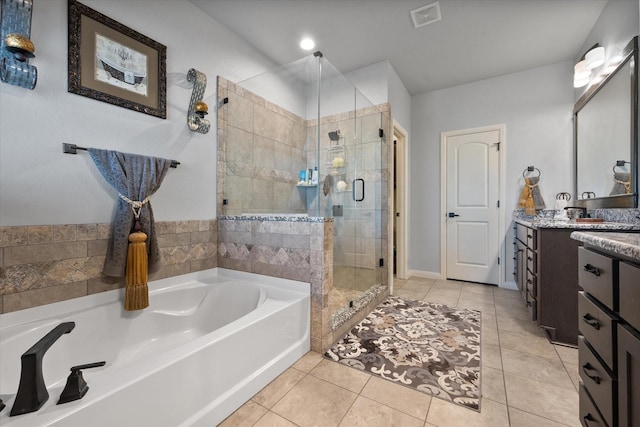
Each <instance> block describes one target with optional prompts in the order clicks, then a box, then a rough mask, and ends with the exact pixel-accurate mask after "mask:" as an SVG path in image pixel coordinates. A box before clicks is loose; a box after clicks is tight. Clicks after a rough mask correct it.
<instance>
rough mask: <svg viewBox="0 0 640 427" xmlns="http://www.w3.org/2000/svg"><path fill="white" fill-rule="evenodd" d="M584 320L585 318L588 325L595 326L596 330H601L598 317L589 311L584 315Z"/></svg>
mask: <svg viewBox="0 0 640 427" xmlns="http://www.w3.org/2000/svg"><path fill="white" fill-rule="evenodd" d="M582 320H584V321H585V323H586V324H587V325H589V326H591V327H593V328H594V329H595V330H596V331H599V330H600V322H598V319H595V318H594V317H593V316H591V315H590V314H589V313H587V314H585V315H584V316H582Z"/></svg>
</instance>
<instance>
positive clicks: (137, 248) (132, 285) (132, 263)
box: [124, 220, 149, 311]
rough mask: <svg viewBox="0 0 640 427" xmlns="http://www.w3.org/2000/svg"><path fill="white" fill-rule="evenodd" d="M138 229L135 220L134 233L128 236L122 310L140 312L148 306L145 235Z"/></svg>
mask: <svg viewBox="0 0 640 427" xmlns="http://www.w3.org/2000/svg"><path fill="white" fill-rule="evenodd" d="M140 229H141V228H140V222H138V221H137V220H136V225H135V228H134V231H133V232H132V233H131V234H129V247H128V248H127V269H126V276H125V277H126V289H125V297H124V309H125V310H127V311H133V310H142V309H143V308H146V307H148V306H149V286H148V285H147V283H148V281H149V259H148V255H147V244H146V243H145V242H146V241H147V235H146V234H145V233H143V232H142V231H140Z"/></svg>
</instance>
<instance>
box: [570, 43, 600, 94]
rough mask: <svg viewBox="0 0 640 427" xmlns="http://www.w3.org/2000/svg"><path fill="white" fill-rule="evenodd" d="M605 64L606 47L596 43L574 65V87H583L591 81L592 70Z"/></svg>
mask: <svg viewBox="0 0 640 427" xmlns="http://www.w3.org/2000/svg"><path fill="white" fill-rule="evenodd" d="M602 64H604V47H602V46H600V45H599V44H598V43H596V44H594V45H593V46H591V48H589V50H588V51H587V53H585V54H584V55H583V56H582V58H581V59H580V62H578V63H577V64H576V65H575V67H573V87H576V88H577V87H582V86H585V85H587V84H588V83H589V82H590V81H591V70H594V69H596V68H598V67H600V66H601V65H602Z"/></svg>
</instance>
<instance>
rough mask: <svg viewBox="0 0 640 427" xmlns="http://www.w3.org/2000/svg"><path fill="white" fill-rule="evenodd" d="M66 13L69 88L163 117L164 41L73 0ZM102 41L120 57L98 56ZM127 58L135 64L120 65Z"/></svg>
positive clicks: (165, 103) (164, 91)
mask: <svg viewBox="0 0 640 427" xmlns="http://www.w3.org/2000/svg"><path fill="white" fill-rule="evenodd" d="M68 18H69V23H68V25H69V86H68V91H69V92H71V93H75V94H78V95H82V96H86V97H88V98H93V99H95V100H98V101H102V102H107V103H109V104H113V105H117V106H119V107H124V108H128V109H130V110H135V111H139V112H141V113H145V114H149V115H151V116H156V117H160V118H162V119H166V118H167V64H166V63H167V48H166V46H165V45H163V44H161V43H158V42H157V41H155V40H153V39H151V38H149V37H147V36H145V35H143V34H140V33H139V32H137V31H135V30H133V29H131V28H129V27H127V26H126V25H123V24H121V23H119V22H117V21H115V20H113V19H111V18H109V17H107V16H105V15H103V14H101V13H100V12H97V11H95V10H93V9H91V8H90V7H88V6H85V5H84V4H82V3H80V2H78V1H76V0H68ZM105 40H106V42H107V43H108V46H109V47H110V50H109V51H108V52H109V53H110V55H111V56H114V55H117V54H120V58H121V60H120V61H115V62H114V61H108V60H107V61H105V60H102V59H101V58H100V52H101V51H100V49H103V50H104V51H107V50H105V48H104V47H97V46H103V44H101V43H104V41H105ZM114 47H115V48H114ZM114 52H115V53H114ZM132 57H133V58H134V59H133V60H132V59H131V58H132ZM116 59H117V58H116ZM126 60H129V63H131V62H132V61H134V60H135V62H136V64H137V65H138V69H137V70H132V69H127V67H126V66H122V65H121V64H123V63H124V62H125V61H126Z"/></svg>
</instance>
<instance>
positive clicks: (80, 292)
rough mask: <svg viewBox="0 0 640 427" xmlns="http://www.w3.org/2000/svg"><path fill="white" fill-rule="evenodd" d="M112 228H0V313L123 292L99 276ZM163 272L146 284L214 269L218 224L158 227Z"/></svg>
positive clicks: (121, 280) (185, 223)
mask: <svg viewBox="0 0 640 427" xmlns="http://www.w3.org/2000/svg"><path fill="white" fill-rule="evenodd" d="M110 230H111V224H108V223H104V224H66V225H38V226H24V227H0V296H1V298H0V312H3V313H8V312H12V311H16V310H22V309H25V308H30V307H35V306H40V305H45V304H50V303H53V302H57V301H63V300H68V299H71V298H77V297H81V296H84V295H90V294H95V293H98V292H104V291H108V290H112V289H116V288H121V287H124V278H113V277H106V276H103V275H102V268H103V264H104V259H105V255H106V251H107V245H108V238H109V233H110ZM156 232H157V234H158V244H159V246H160V252H161V254H162V267H161V268H160V270H159V271H157V272H155V273H153V274H151V275H150V277H149V279H150V280H157V279H162V278H165V277H171V276H178V275H181V274H185V273H190V272H194V271H199V270H206V269H209V268H214V267H217V251H216V242H217V224H216V220H193V221H157V222H156Z"/></svg>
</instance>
